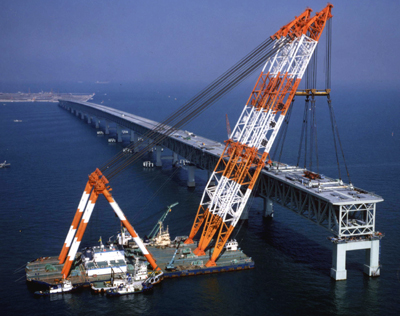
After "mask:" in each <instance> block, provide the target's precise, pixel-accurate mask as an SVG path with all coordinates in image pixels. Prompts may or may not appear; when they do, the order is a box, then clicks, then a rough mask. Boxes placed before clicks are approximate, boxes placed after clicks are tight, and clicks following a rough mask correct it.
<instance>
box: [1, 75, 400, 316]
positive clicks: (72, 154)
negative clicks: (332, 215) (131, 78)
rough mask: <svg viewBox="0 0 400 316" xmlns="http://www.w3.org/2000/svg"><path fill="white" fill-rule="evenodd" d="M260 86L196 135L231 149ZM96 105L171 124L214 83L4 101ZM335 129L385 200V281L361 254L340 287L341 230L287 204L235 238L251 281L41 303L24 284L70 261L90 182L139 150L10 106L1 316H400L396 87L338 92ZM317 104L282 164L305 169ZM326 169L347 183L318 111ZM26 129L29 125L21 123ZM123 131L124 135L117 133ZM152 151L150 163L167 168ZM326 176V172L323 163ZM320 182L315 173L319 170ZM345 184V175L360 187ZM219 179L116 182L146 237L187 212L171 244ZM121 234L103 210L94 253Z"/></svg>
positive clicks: (256, 203) (88, 240) (42, 110)
mask: <svg viewBox="0 0 400 316" xmlns="http://www.w3.org/2000/svg"><path fill="white" fill-rule="evenodd" d="M252 85H253V82H251V83H244V84H243V85H242V86H240V87H239V88H238V89H236V90H235V91H233V92H232V93H231V94H230V95H228V96H227V97H225V98H223V99H221V100H220V101H218V102H217V103H216V104H215V105H214V106H213V107H212V108H210V109H209V110H207V111H206V112H205V113H204V114H203V115H202V116H200V117H198V118H197V119H196V121H194V122H191V123H190V124H189V125H188V126H186V127H185V128H184V129H186V130H189V131H192V132H194V133H195V134H198V135H202V136H205V137H208V138H210V139H215V140H218V141H223V140H224V139H226V138H227V131H226V123H225V114H228V117H229V120H230V125H231V128H232V129H233V127H234V125H235V122H236V120H237V118H238V117H239V114H240V113H241V111H242V108H243V106H244V104H245V103H246V101H247V98H248V96H249V93H250V91H251V88H252ZM28 88H30V89H31V91H32V92H38V91H41V90H43V91H49V90H50V89H53V91H56V90H58V91H60V92H87V93H92V92H94V93H96V95H95V97H94V100H93V101H91V102H94V103H99V104H100V103H102V104H104V105H107V106H111V107H115V108H117V109H120V110H124V111H127V112H130V113H133V114H137V115H141V116H144V117H148V118H151V119H154V120H157V121H161V120H163V119H164V118H165V117H167V116H168V115H169V114H171V113H172V112H173V111H175V110H176V109H177V108H178V107H179V106H180V105H182V104H183V103H184V102H185V101H187V100H188V99H189V98H190V97H191V96H193V95H194V94H195V93H197V92H198V91H200V90H201V88H203V87H202V86H201V85H189V84H186V85H178V84H176V85H174V84H169V85H164V86H159V85H158V86H155V85H149V84H137V83H136V84H127V83H118V84H117V83H110V84H91V83H87V84H85V83H82V84H78V83H77V84H58V85H56V86H54V84H46V83H42V84H38V83H36V84H33V83H32V84H29V85H28V84H20V85H12V84H9V85H4V84H3V85H1V86H0V91H3V92H17V91H23V92H27V91H28ZM333 91H334V92H333V93H332V100H333V106H334V108H335V115H336V120H337V124H338V128H339V132H340V136H341V140H342V145H343V148H344V153H345V157H346V161H347V164H348V168H349V173H350V177H351V181H352V183H353V184H354V185H355V186H356V187H360V188H362V189H365V190H368V191H372V192H375V193H376V194H378V195H381V196H382V197H383V198H384V200H385V201H384V202H382V203H379V204H378V205H377V213H376V230H378V231H381V232H383V233H385V237H384V238H383V239H382V242H381V249H380V263H381V265H382V268H381V276H380V277H377V278H369V277H367V276H365V275H364V274H363V264H364V260H365V258H364V257H365V253H364V252H363V251H358V252H357V251H356V252H348V255H347V274H348V279H347V280H346V281H339V282H335V281H334V280H333V279H331V278H330V268H331V264H332V263H331V262H332V257H331V254H332V245H331V243H330V242H329V241H328V240H327V237H329V236H331V234H330V233H329V232H328V231H325V230H324V229H323V228H321V227H319V226H317V225H315V224H313V223H311V222H308V221H306V220H304V219H303V218H301V217H300V216H298V215H296V214H294V213H292V212H291V211H289V210H286V209H283V208H280V207H279V206H275V217H274V218H273V219H272V220H265V219H263V217H262V201H261V200H258V199H254V200H252V201H251V208H250V213H249V219H248V221H246V222H243V223H240V224H239V225H238V227H237V228H236V231H234V233H233V236H234V237H236V239H237V240H238V241H239V242H240V247H241V248H242V249H243V251H244V252H245V253H246V254H247V255H249V256H251V257H252V258H253V259H254V261H255V268H254V269H253V270H249V271H241V272H230V273H222V274H216V275H207V276H195V277H187V278H179V279H172V280H165V281H164V282H162V283H161V284H160V285H158V286H156V287H155V289H154V292H153V293H152V294H150V295H140V294H139V295H134V296H126V297H121V298H112V299H111V298H107V297H105V296H99V295H92V294H91V293H90V291H89V289H87V290H83V291H81V292H77V293H68V294H65V295H62V296H56V297H50V298H49V297H46V298H36V297H34V295H33V292H32V291H31V290H30V289H28V287H27V284H26V283H25V279H24V277H25V272H24V267H25V265H26V263H27V261H30V260H32V259H35V258H37V257H41V256H58V254H59V252H60V250H61V247H62V245H63V243H64V239H65V236H66V234H67V232H68V229H69V226H70V224H71V222H72V218H73V216H74V213H75V211H76V208H77V206H78V202H79V200H80V197H81V194H82V191H83V189H84V187H85V184H86V181H87V176H88V174H90V173H91V172H92V171H94V169H95V168H96V167H99V166H101V165H103V164H104V163H105V162H107V161H108V160H110V159H111V158H112V157H113V156H114V155H115V154H117V153H118V152H119V151H121V150H122V148H123V147H124V146H127V145H128V143H129V139H124V142H123V143H122V144H116V145H109V144H108V143H107V138H106V137H99V136H97V135H96V129H95V127H94V126H93V125H89V124H87V122H84V121H83V120H81V119H80V118H78V117H76V116H73V115H71V113H69V112H67V111H65V110H63V109H61V108H60V107H58V105H57V104H55V103H1V104H0V161H1V162H2V161H4V160H7V162H10V163H11V167H10V168H7V169H0V214H1V221H0V232H1V243H0V245H1V246H0V247H1V249H0V267H1V269H0V275H1V279H0V280H1V286H0V311H1V314H2V315H22V314H23V315H88V314H93V315H138V314H145V315H219V316H220V315H363V316H365V315H374V316H375V315H399V314H400V300H399V293H400V252H399V246H398V245H399V243H400V234H399V230H400V226H399V223H400V213H399V207H398V206H399V197H400V159H399V157H400V128H399V126H400V124H399V120H400V106H399V100H400V93H399V91H396V90H395V89H393V90H390V89H387V88H386V89H379V90H378V89H374V88H371V89H366V88H354V87H352V88H351V89H350V88H349V87H345V86H343V87H334V89H333ZM303 104H304V101H303V100H302V99H301V98H298V100H296V102H295V105H294V109H293V113H292V117H291V122H290V125H289V130H288V136H287V139H286V142H285V143H286V144H285V147H284V151H283V154H282V157H281V161H283V162H287V163H292V164H295V163H296V160H297V153H298V143H299V138H300V127H301V121H302V115H303V106H304V105H303ZM317 115H318V120H317V124H318V127H317V128H318V149H319V167H318V171H319V172H321V173H324V174H326V175H328V176H330V177H333V178H337V177H338V172H337V167H336V160H335V151H334V145H333V142H332V136H331V133H332V132H331V126H330V121H329V116H328V111H327V105H326V101H325V100H322V99H321V100H318V102H317ZM14 120H21V122H14ZM111 133H115V129H111ZM154 158H155V157H154V156H153V154H152V153H149V155H148V156H147V157H144V158H143V159H146V160H151V159H154ZM313 166H314V170H315V169H316V168H317V166H316V161H314V162H313ZM315 171H316V170H315ZM345 174H346V172H345V171H344V169H342V177H343V180H344V181H345V182H348V179H347V176H345ZM206 180H207V172H205V171H198V172H197V173H196V188H195V189H188V188H187V187H186V181H187V176H186V171H185V170H183V169H180V170H178V171H177V172H175V169H173V168H172V166H171V163H170V162H168V161H164V165H163V167H162V168H154V169H151V170H149V169H145V168H143V166H142V163H141V162H139V163H137V164H134V165H132V166H130V167H129V168H127V169H126V170H125V171H124V172H123V173H122V174H121V175H119V176H118V177H116V178H115V179H113V180H112V181H111V183H110V184H111V186H112V188H113V191H112V192H113V196H114V198H115V200H116V201H117V202H118V204H119V205H120V206H121V208H122V209H123V210H124V212H125V214H126V216H127V218H128V219H129V221H130V222H131V223H132V225H133V226H134V227H135V229H136V230H137V232H138V233H139V235H141V236H144V235H145V234H148V233H149V232H150V231H151V229H152V228H153V226H154V225H155V224H156V222H157V220H158V218H159V217H160V216H161V215H162V212H163V211H164V210H165V209H166V207H167V205H170V204H172V203H174V202H179V205H177V206H176V207H174V208H173V210H172V212H171V213H169V215H168V217H167V218H166V220H165V225H168V227H169V230H170V233H171V236H176V235H185V234H186V235H187V234H188V233H189V231H190V228H191V225H192V223H193V219H194V216H195V214H196V211H197V207H198V204H199V202H200V198H201V194H202V192H203V189H204V186H205V183H206ZM119 229H120V224H119V221H118V220H117V218H116V217H115V215H114V214H113V212H112V209H111V207H110V206H109V205H108V203H107V202H106V201H105V199H103V198H99V201H98V203H97V205H96V208H95V211H94V213H93V215H92V218H91V221H90V223H89V226H88V228H87V231H86V233H85V236H84V238H83V242H82V247H84V246H91V245H96V244H97V243H98V240H99V237H100V236H101V237H102V239H103V240H107V239H108V238H109V237H110V236H112V235H115V234H116V233H117V231H118V230H119Z"/></svg>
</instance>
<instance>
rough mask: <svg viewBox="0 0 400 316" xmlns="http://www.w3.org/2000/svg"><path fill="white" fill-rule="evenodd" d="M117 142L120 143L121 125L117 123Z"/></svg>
mask: <svg viewBox="0 0 400 316" xmlns="http://www.w3.org/2000/svg"><path fill="white" fill-rule="evenodd" d="M117 142H118V143H122V127H121V125H118V124H117Z"/></svg>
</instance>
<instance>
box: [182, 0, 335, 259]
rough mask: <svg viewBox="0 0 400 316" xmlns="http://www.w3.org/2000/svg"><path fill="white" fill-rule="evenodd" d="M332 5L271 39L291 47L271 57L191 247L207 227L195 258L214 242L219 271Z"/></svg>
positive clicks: (218, 171) (210, 188)
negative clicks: (226, 245) (226, 247)
mask: <svg viewBox="0 0 400 316" xmlns="http://www.w3.org/2000/svg"><path fill="white" fill-rule="evenodd" d="M332 8H333V6H332V5H331V4H328V5H327V6H326V7H325V8H324V9H323V10H322V11H320V12H317V13H316V14H315V15H314V16H313V17H311V11H312V10H311V9H306V10H305V11H304V12H303V13H302V14H301V15H300V16H298V17H296V18H295V19H294V20H293V21H291V22H290V23H288V24H286V25H285V26H283V27H282V28H281V29H280V30H279V31H278V32H276V33H275V34H274V35H272V36H271V38H272V39H273V40H275V45H276V46H279V45H282V43H285V44H284V45H283V46H282V47H281V48H280V49H279V50H277V52H276V53H275V54H274V55H273V56H272V57H270V58H269V59H268V60H267V61H266V63H265V65H264V68H263V69H262V72H261V74H260V76H259V78H258V80H257V83H256V85H255V87H254V89H253V91H252V92H251V94H250V97H249V99H248V101H247V103H246V105H245V107H244V109H243V111H242V113H241V115H240V117H239V120H238V121H237V123H236V126H235V128H234V129H233V132H232V134H231V137H230V139H228V140H227V141H226V146H225V149H224V151H223V153H222V155H221V157H220V159H219V161H218V163H217V165H216V167H215V169H214V171H213V173H212V175H211V177H210V179H209V180H208V182H207V185H206V188H205V190H204V192H203V196H202V198H201V202H200V205H199V208H198V211H197V214H196V217H195V220H194V223H193V226H192V229H191V232H190V234H189V237H188V239H187V240H186V241H185V243H186V244H190V243H193V238H194V237H195V235H196V234H197V233H198V231H199V230H200V228H201V227H202V226H203V230H202V231H201V236H200V240H199V243H198V246H197V248H196V249H195V251H194V253H195V254H196V255H205V250H206V248H207V247H208V246H209V245H210V243H211V241H212V240H213V238H214V236H215V235H216V236H217V237H216V239H215V247H214V251H213V253H212V256H211V258H210V260H209V261H208V262H207V263H206V266H208V267H209V266H215V265H216V260H217V259H218V257H219V255H220V253H221V251H222V249H223V247H224V245H225V243H226V242H227V240H228V239H229V236H230V235H231V233H232V231H233V229H234V228H235V226H236V224H237V222H238V220H239V219H240V216H241V214H242V212H243V210H244V208H245V206H246V202H247V200H248V199H249V197H250V195H251V193H252V190H253V188H254V185H255V183H256V181H257V178H258V175H259V173H260V172H261V169H262V168H263V167H264V166H265V164H266V163H269V162H271V161H270V158H269V152H270V149H271V147H272V145H273V143H274V140H275V138H276V136H277V133H278V131H279V129H280V127H281V125H282V122H283V120H284V118H285V114H286V112H287V111H288V109H289V107H290V104H291V102H292V99H293V97H294V95H295V93H296V90H297V87H298V85H299V83H300V81H301V78H302V77H303V74H304V72H305V70H306V68H307V65H308V63H309V61H310V59H311V57H312V54H313V52H314V50H315V47H316V46H317V44H318V41H319V38H320V36H321V33H322V31H323V29H324V27H325V25H326V22H327V21H328V20H329V19H330V18H331V17H332V14H331V10H332Z"/></svg>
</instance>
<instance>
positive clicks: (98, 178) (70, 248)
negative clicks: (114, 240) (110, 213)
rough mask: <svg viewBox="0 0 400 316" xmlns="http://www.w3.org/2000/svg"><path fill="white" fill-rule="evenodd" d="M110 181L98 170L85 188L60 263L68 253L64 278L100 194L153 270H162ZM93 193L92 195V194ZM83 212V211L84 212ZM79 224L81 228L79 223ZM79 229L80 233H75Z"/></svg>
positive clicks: (63, 270) (91, 176)
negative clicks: (117, 200) (116, 196)
mask: <svg viewBox="0 0 400 316" xmlns="http://www.w3.org/2000/svg"><path fill="white" fill-rule="evenodd" d="M107 184H108V180H107V178H106V177H105V176H104V175H102V173H101V172H100V170H98V169H96V171H95V172H93V173H92V174H91V175H90V176H89V181H88V183H87V185H86V187H85V191H84V193H83V195H82V199H81V202H80V203H79V206H78V210H77V212H76V214H75V217H74V220H73V222H72V225H71V228H70V231H69V232H68V235H67V238H66V242H65V243H64V246H63V249H62V251H61V254H60V257H59V260H60V263H62V262H63V261H64V260H65V256H66V254H67V253H68V257H67V260H66V261H65V264H64V267H63V269H62V271H61V273H62V275H63V277H64V278H66V277H67V276H68V274H69V272H70V270H71V267H72V264H73V262H74V260H75V256H76V253H77V251H78V248H79V245H80V243H81V241H82V237H83V234H84V233H85V230H86V227H87V225H88V223H89V220H90V217H91V215H92V212H93V209H94V206H95V204H96V201H97V199H98V197H99V195H100V194H102V195H104V196H105V198H106V199H107V201H108V202H109V203H110V205H111V207H112V209H113V210H114V212H115V214H116V215H117V216H118V218H119V220H120V221H121V223H122V225H124V227H125V228H126V229H127V230H128V232H129V233H130V234H131V236H132V237H133V240H134V241H135V242H136V244H137V245H138V247H139V249H140V250H141V251H142V253H143V255H144V256H145V257H146V259H147V261H148V262H149V263H150V265H151V266H152V268H153V269H154V270H161V269H160V268H159V267H158V266H157V264H156V262H155V260H154V258H153V256H152V255H151V254H150V253H149V252H148V250H147V249H146V247H145V246H144V244H143V242H142V240H141V239H140V238H139V236H138V235H137V233H136V231H135V230H134V228H133V227H132V225H131V224H130V223H129V221H128V220H127V219H126V217H125V215H124V213H123V211H122V210H121V208H120V207H119V206H118V204H117V202H115V200H114V199H113V197H112V195H111V193H110V191H111V188H110V187H109V186H107ZM90 191H91V193H90ZM89 193H90V198H89V202H88V196H89ZM82 210H83V211H82ZM79 221H80V223H79V227H78V225H77V223H78V222H79ZM77 228H78V231H77V232H76V236H75V237H74V235H75V231H76V229H77Z"/></svg>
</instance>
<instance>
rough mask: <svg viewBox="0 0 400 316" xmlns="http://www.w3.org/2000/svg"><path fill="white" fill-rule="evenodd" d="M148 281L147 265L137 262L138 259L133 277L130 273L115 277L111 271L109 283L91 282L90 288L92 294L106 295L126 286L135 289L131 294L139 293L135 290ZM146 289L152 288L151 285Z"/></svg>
mask: <svg viewBox="0 0 400 316" xmlns="http://www.w3.org/2000/svg"><path fill="white" fill-rule="evenodd" d="M148 279H149V274H148V271H147V265H146V264H145V263H144V262H139V258H136V262H135V266H134V273H133V275H132V274H130V273H126V274H117V275H116V274H115V273H114V270H113V273H112V274H111V281H103V282H101V281H100V282H92V283H90V287H91V289H92V291H93V292H94V293H107V292H108V291H111V290H118V289H121V288H126V287H127V286H128V287H129V288H132V287H134V288H135V290H134V291H133V292H132V293H139V292H138V290H137V289H139V288H141V287H142V288H143V285H142V283H144V282H146V280H148ZM149 281H150V280H149ZM148 287H149V288H150V287H152V286H151V284H150V285H149V286H148ZM131 290H132V289H131ZM126 294H130V293H126Z"/></svg>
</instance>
